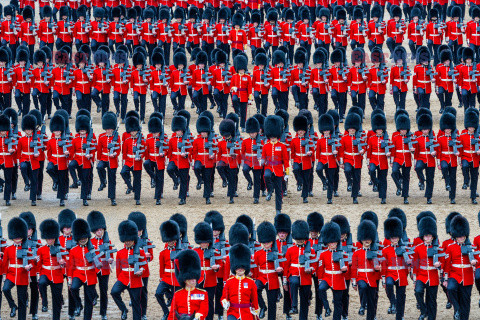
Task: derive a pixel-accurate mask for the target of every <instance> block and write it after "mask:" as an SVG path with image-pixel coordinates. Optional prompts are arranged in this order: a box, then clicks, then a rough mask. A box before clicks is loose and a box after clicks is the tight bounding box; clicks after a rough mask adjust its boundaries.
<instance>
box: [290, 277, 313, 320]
mask: <svg viewBox="0 0 480 320" xmlns="http://www.w3.org/2000/svg"><path fill="white" fill-rule="evenodd" d="M288 280H289V283H290V295H291V298H292V308H294V307H298V294H299V293H300V308H299V317H298V319H299V320H307V319H308V303H309V299H310V297H311V295H312V287H311V286H302V285H300V277H298V276H290V278H289V279H288Z"/></svg>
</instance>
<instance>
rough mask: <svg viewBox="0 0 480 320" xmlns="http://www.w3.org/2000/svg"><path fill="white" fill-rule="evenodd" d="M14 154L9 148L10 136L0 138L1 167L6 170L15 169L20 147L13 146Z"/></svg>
mask: <svg viewBox="0 0 480 320" xmlns="http://www.w3.org/2000/svg"><path fill="white" fill-rule="evenodd" d="M11 148H12V149H13V152H10V151H9V150H8V149H9V146H8V134H7V135H6V136H5V137H0V165H4V166H5V168H13V167H14V166H15V164H16V158H17V157H16V152H17V151H16V150H17V148H18V146H15V145H12V146H11Z"/></svg>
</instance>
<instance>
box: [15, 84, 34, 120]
mask: <svg viewBox="0 0 480 320" xmlns="http://www.w3.org/2000/svg"><path fill="white" fill-rule="evenodd" d="M15 102H16V103H17V107H18V111H20V112H21V113H22V114H24V115H25V114H27V113H28V112H29V111H30V93H23V92H21V91H20V90H19V89H15Z"/></svg>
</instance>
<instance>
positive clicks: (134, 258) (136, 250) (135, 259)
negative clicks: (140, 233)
mask: <svg viewBox="0 0 480 320" xmlns="http://www.w3.org/2000/svg"><path fill="white" fill-rule="evenodd" d="M128 264H129V265H133V272H134V273H137V272H138V271H140V267H141V266H144V265H146V264H147V261H140V246H139V244H138V241H137V242H136V243H135V245H134V247H133V254H132V255H129V256H128Z"/></svg>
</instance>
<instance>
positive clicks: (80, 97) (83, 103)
mask: <svg viewBox="0 0 480 320" xmlns="http://www.w3.org/2000/svg"><path fill="white" fill-rule="evenodd" d="M75 96H76V97H77V108H78V110H81V109H85V110H88V112H92V96H91V94H90V93H81V92H80V91H78V90H77V91H75ZM114 101H115V99H114Z"/></svg>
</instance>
